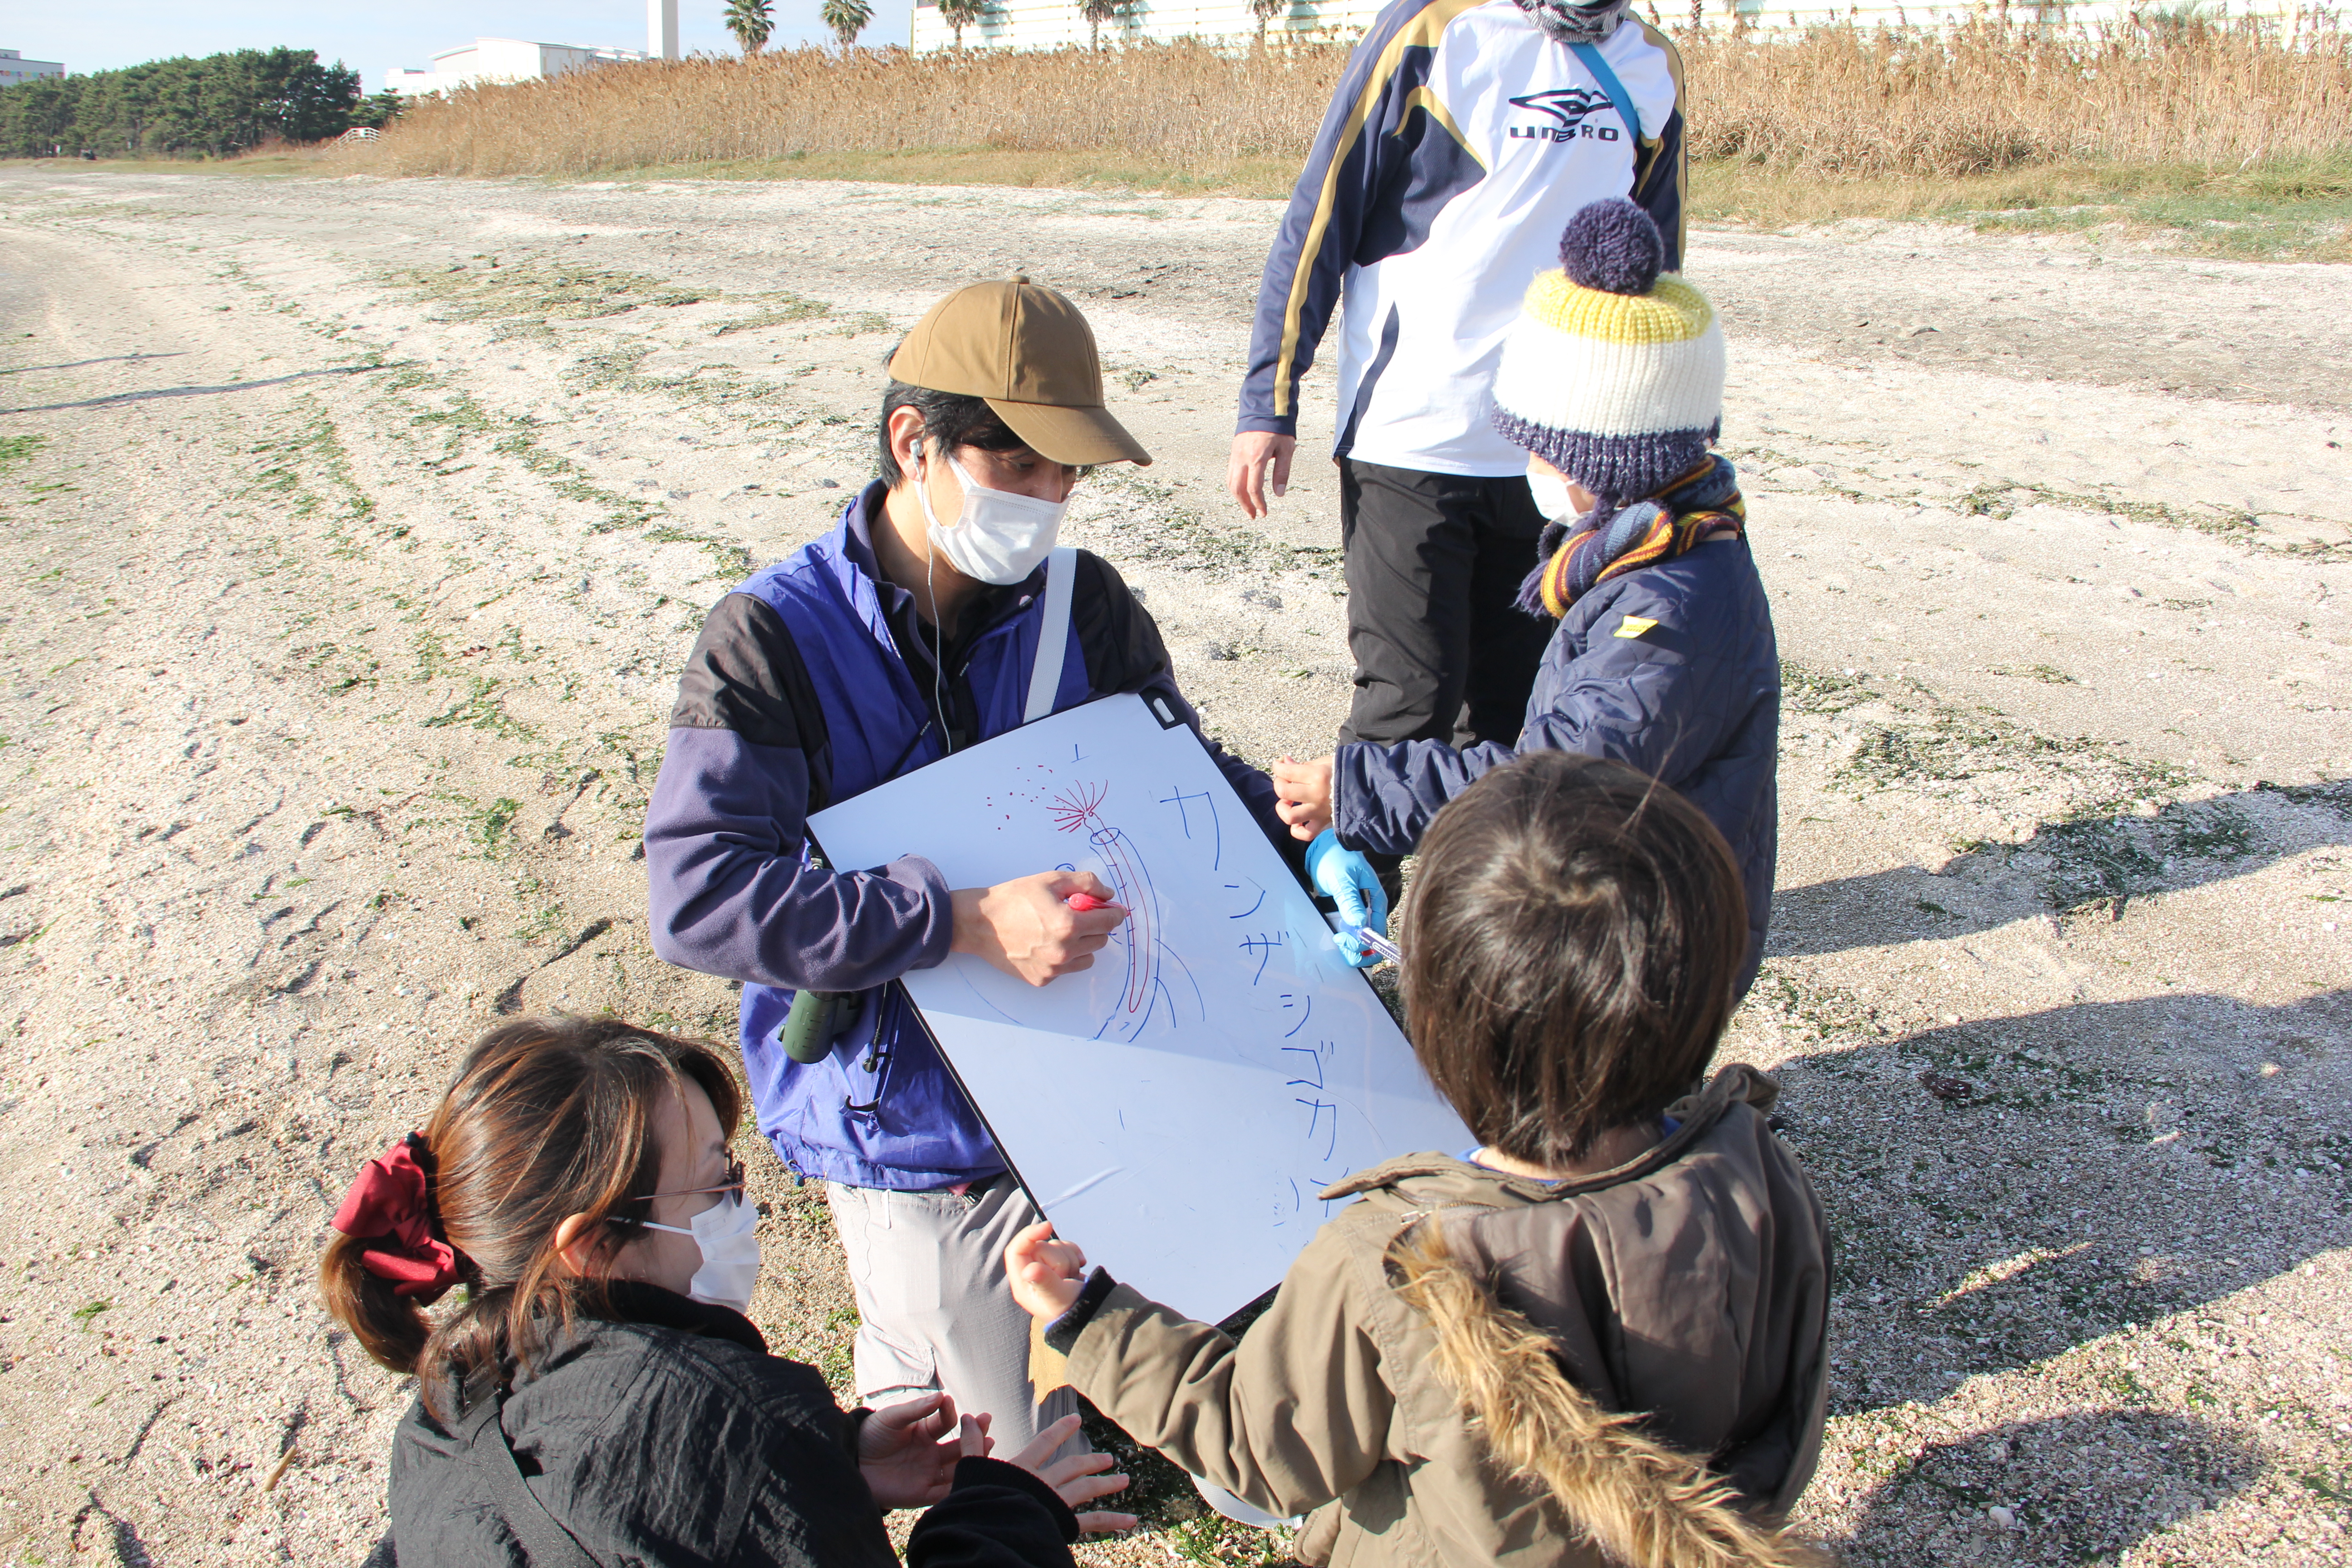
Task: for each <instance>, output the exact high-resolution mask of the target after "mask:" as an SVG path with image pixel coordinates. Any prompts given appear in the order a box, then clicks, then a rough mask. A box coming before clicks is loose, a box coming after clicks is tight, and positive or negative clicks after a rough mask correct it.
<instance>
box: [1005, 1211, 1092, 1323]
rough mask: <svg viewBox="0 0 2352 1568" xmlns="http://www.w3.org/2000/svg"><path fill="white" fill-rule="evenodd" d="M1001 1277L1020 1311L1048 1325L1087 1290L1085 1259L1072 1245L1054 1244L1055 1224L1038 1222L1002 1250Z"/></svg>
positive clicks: (1065, 1243) (1063, 1242)
mask: <svg viewBox="0 0 2352 1568" xmlns="http://www.w3.org/2000/svg"><path fill="white" fill-rule="evenodd" d="M1004 1277H1005V1278H1006V1279H1008V1280H1010V1281H1011V1282H1012V1285H1013V1300H1015V1301H1017V1302H1019V1303H1020V1304H1021V1310H1023V1311H1024V1312H1026V1313H1028V1314H1029V1315H1030V1316H1031V1317H1033V1318H1036V1319H1039V1320H1041V1321H1045V1322H1048V1323H1050V1322H1052V1321H1054V1320H1055V1318H1058V1317H1060V1316H1061V1315H1062V1314H1063V1313H1065V1312H1066V1311H1068V1310H1070V1303H1071V1302H1073V1301H1075V1300H1077V1299H1078V1292H1079V1291H1080V1290H1082V1289H1085V1288H1086V1283H1087V1255H1086V1254H1085V1253H1083V1252H1081V1251H1079V1250H1078V1248H1077V1247H1076V1244H1075V1243H1072V1242H1067V1241H1055V1239H1054V1222H1053V1221H1052V1220H1040V1221H1038V1222H1037V1223H1036V1224H1035V1225H1033V1226H1030V1227H1029V1228H1028V1229H1026V1230H1024V1231H1023V1232H1022V1233H1021V1234H1020V1235H1019V1236H1016V1237H1013V1241H1012V1244H1011V1245H1010V1246H1008V1247H1005V1249H1004Z"/></svg>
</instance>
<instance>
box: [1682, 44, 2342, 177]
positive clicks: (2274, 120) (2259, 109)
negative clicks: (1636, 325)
mask: <svg viewBox="0 0 2352 1568" xmlns="http://www.w3.org/2000/svg"><path fill="white" fill-rule="evenodd" d="M1683 52H1684V65H1685V77H1686V79H1687V80H1688V82H1689V83H1690V91H1691V97H1692V99H1693V105H1692V110H1691V115H1690V119H1691V138H1690V150H1691V154H1692V156H1693V157H1694V158H1698V159H1717V158H1720V159H1734V160H1739V161H1743V162H1752V163H1763V164H1766V165H1769V166H1771V167H1775V168H1786V169H1803V170H1808V171H1811V172H1814V173H1818V174H1831V175H1846V176H1853V175H1887V174H1895V175H1935V176H1944V177H1951V176H1958V175H1969V174H1988V173H1991V172H1994V171H1998V170H2003V169H2014V168H2019V167H2024V166H2030V165H2038V164H2049V163H2074V162H2084V161H2089V162H2096V163H2124V164H2152V163H2186V164H2202V165H2207V166H2214V165H2234V164H2251V163H2260V162H2263V161H2264V160H2265V159H2273V158H2275V159H2309V158H2314V157H2327V156H2330V155H2333V154H2337V153H2344V152H2346V151H2347V150H2352V31H2347V30H2346V29H2345V28H2344V27H2342V26H2338V25H2337V24H2336V22H2335V21H2334V20H2332V19H2331V18H2328V17H2325V16H2311V17H2305V18H2300V19H2298V20H2297V21H2296V22H2294V23H2293V24H2290V25H2289V26H2285V27H2281V26H2276V25H2274V24H2271V23H2268V22H2260V21H2252V20H2241V21H2238V22H2231V23H2206V22H2196V21H2175V22H2171V23H2166V24H2159V25H2150V26H2116V27H2107V26H2101V27H2094V28H2089V29H2071V28H2059V27H2041V26H2032V25H2024V24H2016V23H2009V22H2003V21H2000V20H1995V19H1991V18H1980V19H1979V20H1977V21H1974V22H1970V23H1968V24H1966V25H1963V26H1958V27H1954V28H1950V29H1947V30H1944V31H1940V32H1920V31H1876V30H1866V29H1864V28H1860V27H1853V26H1833V27H1816V28H1811V29H1809V30H1807V31H1805V32H1804V33H1802V34H1800V35H1797V36H1795V37H1768V36H1764V35H1758V34H1747V35H1730V34H1706V35H1701V36H1698V37H1688V38H1685V39H1684V40H1683Z"/></svg>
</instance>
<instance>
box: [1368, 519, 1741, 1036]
mask: <svg viewBox="0 0 2352 1568" xmlns="http://www.w3.org/2000/svg"><path fill="white" fill-rule="evenodd" d="M1512 613H1513V614H1517V613H1518V612H1517V611H1513V612H1512ZM1628 617H1631V622H1630V624H1629V620H1628ZM1645 620H1646V621H1654V622H1655V623H1656V624H1655V625H1654V626H1648V627H1643V626H1642V623H1643V621H1645ZM1629 634H1630V635H1629ZM1534 751H1554V752H1580V753H1581V754H1582V755H1585V756H1588V757H1606V758H1608V759H1610V760H1611V761H1612V762H1619V763H1624V764H1626V765H1627V766H1628V767H1632V768H1638V769H1639V770H1641V771H1642V772H1643V773H1649V774H1651V775H1652V776H1654V777H1655V778H1658V779H1661V780H1663V781H1664V782H1665V783H1667V784H1672V785H1673V786H1674V787H1675V788H1676V789H1678V790H1680V791H1681V792H1682V793H1683V794H1684V795H1686V796H1688V797H1689V799H1690V802H1691V804H1692V805H1696V806H1697V807H1698V808H1699V809H1700V810H1701V811H1703V812H1705V813H1706V816H1707V819H1708V820H1709V821H1711V822H1713V823H1714V824H1715V826H1716V827H1717V830H1718V831H1720V832H1721V833H1722V835H1723V837H1725V838H1726V839H1727V840H1728V841H1729V843H1730V845H1731V852H1732V855H1733V856H1734V858H1737V859H1738V862H1739V875H1740V879H1741V881H1742V882H1743V883H1744V884H1745V886H1746V889H1747V893H1748V961H1747V963H1746V964H1745V965H1744V966H1743V967H1742V968H1741V971H1740V975H1739V990H1740V992H1741V994H1745V993H1746V992H1747V990H1748V985H1749V984H1751V983H1752V982H1753V981H1754V980H1755V978H1756V969H1757V965H1758V964H1759V963H1761V962H1762V961H1763V953H1764V931H1765V927H1766V924H1767V923H1768V922H1769V919H1770V917H1771V913H1772V879H1773V871H1774V866H1775V863H1776V861H1777V860H1778V858H1779V856H1780V785H1779V769H1780V647H1779V645H1778V643H1777V642H1776V641H1775V640H1774V637H1773V635H1772V607H1771V605H1770V604H1769V602H1767V600H1766V598H1765V595H1764V581H1763V579H1762V578H1761V577H1759V576H1758V575H1757V573H1756V558H1755V556H1754V555H1753V554H1751V553H1750V552H1749V550H1748V542H1747V541H1746V540H1745V539H1738V540H1734V541H1730V542H1724V543H1717V544H1702V545H1700V546H1699V547H1698V548H1697V549H1696V550H1693V551H1691V552H1689V553H1687V554H1685V555H1679V556H1676V557H1675V558H1674V559H1673V560H1671V561H1663V562H1660V563H1658V564H1656V565H1654V566H1645V567H1643V568H1642V569H1641V570H1640V571H1638V572H1629V573H1627V574H1625V575H1623V576H1622V577H1614V578H1611V579H1610V580H1608V581H1607V582H1604V583H1602V584H1600V586H1598V587H1596V588H1594V589H1593V590H1592V591H1591V593H1589V594H1587V595H1584V596H1583V597H1582V598H1580V599H1579V600H1577V601H1576V602H1575V603H1574V604H1572V605H1569V607H1568V614H1567V615H1566V616H1563V617H1562V618H1561V620H1560V623H1559V628H1558V629H1557V630H1555V631H1554V632H1553V633H1552V637H1551V644H1550V646H1549V647H1547V648H1546V649H1545V650H1544V659H1543V665H1542V667H1541V668H1539V669H1538V671H1537V673H1536V684H1535V689H1534V692H1533V693H1532V694H1531V695H1530V696H1529V697H1528V717H1527V726H1526V728H1525V729H1523V730H1522V731H1520V732H1519V738H1518V741H1517V744H1515V745H1509V746H1506V745H1500V744H1488V745H1484V746H1474V747H1472V748H1470V749H1469V750H1467V751H1455V750H1454V748H1453V747H1451V746H1448V745H1446V744H1444V742H1439V741H1406V742H1402V743H1400V744H1397V745H1393V746H1379V745H1370V744H1357V745H1349V746H1341V747H1340V748H1339V752H1338V755H1337V758H1336V760H1335V762H1334V763H1333V767H1332V779H1331V800H1332V823H1333V826H1336V827H1337V828H1338V829H1339V842H1341V843H1342V844H1345V845H1347V846H1348V847H1349V848H1351V849H1364V850H1370V851H1372V852H1374V853H1387V854H1391V855H1403V854H1410V853H1411V852H1412V848H1413V847H1414V846H1415V845H1416V844H1418V843H1419V842H1420V840H1421V836H1422V834H1423V832H1425V831H1427V829H1428V827H1429V824H1430V820H1431V819H1432V818H1433V817H1434V816H1436V815H1437V813H1438V809H1439V808H1440V807H1441V806H1443V805H1444V804H1445V803H1446V802H1447V801H1449V800H1451V799H1453V798H1454V796H1455V795H1459V794H1461V793H1462V792H1463V791H1464V790H1465V789H1467V788H1468V787H1469V786H1470V784H1471V783H1472V782H1473V781H1474V780H1475V779H1477V778H1478V777H1479V776H1480V775H1481V774H1483V773H1486V771H1487V770H1488V769H1489V768H1493V767H1497V766H1500V765H1501V764H1502V763H1507V762H1509V761H1510V760H1511V759H1512V758H1513V757H1515V756H1517V755H1518V754H1519V753H1520V752H1534Z"/></svg>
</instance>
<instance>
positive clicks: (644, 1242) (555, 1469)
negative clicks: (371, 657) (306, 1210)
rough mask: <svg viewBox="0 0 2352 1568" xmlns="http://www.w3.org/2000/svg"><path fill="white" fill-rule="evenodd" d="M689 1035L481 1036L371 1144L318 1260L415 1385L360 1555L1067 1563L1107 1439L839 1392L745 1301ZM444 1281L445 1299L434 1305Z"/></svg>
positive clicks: (713, 1080) (724, 1151)
mask: <svg viewBox="0 0 2352 1568" xmlns="http://www.w3.org/2000/svg"><path fill="white" fill-rule="evenodd" d="M739 1115H740V1098H739V1095H738V1092H737V1089H736V1087H735V1082H734V1079H733V1078H732V1077H731V1076H730V1074H729V1072H728V1071H727V1068H726V1067H725V1066H724V1064H723V1063H721V1061H720V1060H719V1058H718V1057H717V1056H716V1055H715V1054H713V1053H712V1052H711V1051H710V1050H709V1048H708V1047H704V1046H701V1045H698V1044H696V1043H694V1042H692V1041H688V1040H681V1039H675V1038H672V1037H668V1036H666V1035H660V1034H656V1033H655V1032H653V1031H651V1030H648V1029H640V1028H635V1027H633V1026H629V1025H627V1024H624V1023H621V1022H619V1021H617V1020H614V1019H610V1018H599V1019H572V1018H542V1019H530V1020H525V1021H522V1022H519V1023H513V1024H508V1025H505V1026H501V1027H499V1028H498V1029H495V1030H493V1031H491V1032H490V1033H489V1034H488V1035H487V1036H485V1037H483V1038H482V1039H481V1041H480V1042H479V1043H478V1044H477V1045H476V1046H475V1047H474V1048H473V1050H472V1051H471V1052H470V1053H469V1054H468V1055H467V1058H466V1060H465V1062H464V1064H463V1066H462V1067H461V1068H459V1070H458V1073H457V1081H456V1082H455V1083H454V1084H452V1085H451V1087H450V1089H449V1090H448V1092H447V1093H446V1095H444V1096H443V1097H442V1100H441V1103H440V1105H439V1106H438V1107H437V1108H436V1110H435V1111H434V1113H433V1115H432V1116H431V1118H430V1119H429V1120H428V1121H426V1123H425V1126H424V1128H423V1129H422V1130H420V1131H415V1132H412V1133H410V1134H408V1135H407V1136H406V1137H404V1138H403V1139H402V1140H401V1141H400V1142H396V1143H394V1145H393V1146H392V1147H391V1148H390V1149H389V1150H387V1151H385V1152H384V1153H383V1154H382V1155H379V1156H378V1157H377V1158H375V1159H373V1160H371V1161H369V1162H368V1163H367V1165H366V1166H365V1167H364V1168H363V1169H362V1172H361V1173H360V1175H359V1178H358V1180H356V1181H355V1182H354V1183H353V1184H352V1188H351V1191H350V1193H349V1194H347V1195H346V1196H345V1197H344V1199H343V1202H342V1204H341V1207H339V1208H338V1209H337V1210H336V1213H335V1217H334V1229H335V1232H336V1234H335V1236H334V1237H333V1239H332V1240H331V1241H330V1242H329V1243H328V1246H327V1249H326V1255H325V1257H324V1258H323V1259H322V1260H321V1262H320V1286H321V1289H322V1290H323V1292H324V1294H325V1297H326V1301H327V1307H328V1310H330V1311H331V1312H332V1313H333V1314H334V1315H335V1316H336V1317H337V1318H338V1319H340V1320H341V1321H342V1322H343V1323H344V1324H345V1326H347V1327H348V1328H349V1329H350V1330H351V1331H352V1335H353V1336H354V1337H355V1338H356V1339H357V1340H358V1341H359V1342H360V1344H361V1345H362V1348H364V1349H365V1350H366V1351H367V1352H368V1353H369V1354H370V1355H371V1356H373V1357H374V1358H375V1360H376V1361H378V1362H380V1363H383V1365H384V1366H386V1367H389V1368H391V1369H392V1370H393V1371H394V1372H398V1373H409V1374H412V1375H414V1376H415V1379H416V1382H417V1389H416V1395H417V1396H416V1402H415V1405H413V1406H412V1407H411V1408H410V1410H409V1412H408V1414H407V1415H406V1416H405V1417H404V1419H403V1420H402V1421H401V1424H400V1426H399V1429H398V1431H397V1432H396V1433H395V1434H394V1439H393V1454H392V1460H391V1464H390V1467H389V1469H390V1480H389V1488H388V1490H389V1497H388V1502H389V1507H390V1511H391V1515H392V1528H391V1531H389V1532H388V1533H387V1534H386V1535H385V1536H384V1538H383V1541H382V1542H379V1543H378V1545H377V1547H376V1550H375V1552H374V1554H373V1556H372V1557H371V1558H370V1560H369V1561H370V1563H371V1565H372V1568H379V1565H380V1568H391V1565H394V1564H397V1563H409V1564H412V1565H415V1564H420V1563H432V1564H436V1565H446V1568H463V1565H465V1564H470V1563H484V1564H493V1563H494V1564H498V1565H499V1568H505V1565H507V1564H511V1563H519V1562H520V1563H529V1564H530V1565H531V1568H588V1565H590V1564H601V1563H728V1564H745V1565H750V1564H767V1563H776V1564H792V1565H800V1564H809V1565H815V1564H824V1568H835V1565H845V1568H856V1565H861V1564H872V1565H873V1568H887V1565H889V1564H892V1563H896V1561H897V1558H896V1555H895V1554H894V1552H892V1550H891V1546H890V1541H889V1536H888V1534H887V1531H886V1530H885V1528H884V1524H883V1520H882V1514H883V1510H886V1509H895V1508H914V1507H922V1506H925V1505H931V1506H930V1508H929V1512H928V1513H926V1514H925V1515H924V1516H923V1518H922V1519H921V1520H919V1521H918V1522H917V1523H916V1525H915V1529H914V1533H913V1536H912V1538H911V1540H910V1541H909V1543H908V1562H909V1563H914V1564H919V1565H922V1568H1014V1565H1016V1564H1039V1563H1044V1564H1056V1565H1062V1564H1068V1563H1070V1562H1071V1558H1070V1555H1069V1548H1068V1542H1071V1541H1073V1540H1075V1539H1076V1537H1077V1535H1078V1533H1079V1532H1080V1531H1081V1530H1114V1529H1124V1528H1126V1527H1128V1526H1129V1525H1131V1524H1133V1523H1134V1521H1133V1520H1132V1519H1130V1518H1129V1517H1128V1516H1126V1515H1123V1514H1111V1513H1089V1514H1084V1515H1081V1514H1076V1513H1074V1512H1073V1511H1072V1509H1073V1508H1074V1507H1076V1506H1079V1505H1083V1504H1085V1503H1087V1502H1089V1501H1091V1500H1093V1499H1095V1498H1097V1497H1101V1496H1103V1495H1105V1494H1107V1493H1109V1492H1113V1491H1116V1490H1118V1489H1119V1488H1121V1487H1123V1486H1125V1485H1126V1479H1125V1478H1124V1477H1120V1476H1112V1475H1103V1474H1100V1473H1098V1472H1099V1471H1101V1470H1103V1469H1105V1468H1108V1465H1109V1463H1110V1461H1109V1460H1108V1458H1104V1457H1103V1456H1100V1455H1096V1454H1086V1455H1081V1456H1078V1457H1076V1458H1066V1459H1062V1460H1059V1461H1057V1462H1049V1457H1050V1456H1051V1455H1052V1454H1053V1453H1054V1452H1055V1449H1056V1448H1057V1447H1060V1446H1061V1445H1062V1444H1063V1443H1064V1442H1065V1441H1066V1439H1067V1438H1068V1437H1069V1436H1070V1435H1071V1432H1072V1430H1073V1429H1074V1428H1075V1426H1076V1417H1075V1416H1073V1417H1069V1418H1066V1420H1064V1421H1061V1422H1057V1423H1055V1424H1054V1425H1053V1426H1049V1427H1048V1428H1047V1429H1046V1430H1045V1433H1044V1434H1043V1435H1042V1436H1040V1437H1039V1438H1038V1440H1037V1442H1036V1443H1034V1444H1033V1445H1032V1446H1031V1447H1028V1448H1027V1449H1024V1451H1023V1452H1022V1453H1020V1454H1018V1455H1016V1456H1014V1457H1013V1459H1012V1461H1011V1462H1010V1463H1004V1462H1000V1461H998V1460H995V1459H992V1458H987V1457H986V1456H987V1452H988V1447H989V1441H988V1436H987V1427H988V1423H989V1417H988V1415H985V1414H975V1415H963V1416H961V1419H959V1416H958V1414H957V1412H956V1410H955V1409H954V1407H953V1405H951V1404H950V1402H949V1400H948V1399H947V1398H946V1397H945V1396H944V1395H933V1396H931V1397H929V1398H926V1399H919V1400H915V1401H912V1402H910V1403H908V1404H905V1405H897V1406H895V1407H892V1408H889V1409H886V1410H879V1411H866V1410H859V1411H856V1412H849V1413H845V1412H844V1411H843V1410H842V1409H841V1408H840V1406H839V1405H836V1404H835V1402H834V1399H833V1396H832V1394H831V1393H830V1392H829V1391H828V1390H827V1389H826V1387H825V1384H824V1379H823V1378H822V1377H821V1376H819V1375H818V1373H816V1372H815V1370H814V1369H813V1368H811V1367H808V1366H804V1365H802V1364H801V1363H797V1362H791V1361H786V1360H783V1359H782V1358H780V1357H776V1356H772V1355H770V1354H768V1352H767V1345H766V1342H764V1341H763V1340H762V1339H761V1335H760V1331H759V1330H758V1329H756V1328H754V1327H753V1326H752V1324H751V1321H750V1320H749V1319H748V1318H746V1317H745V1316H744V1315H743V1311H744V1309H746V1308H747V1307H748V1306H749V1305H750V1304H751V1289H752V1286H753V1284H754V1282H755V1281H756V1280H757V1279H758V1276H759V1241H758V1237H757V1235H756V1223H757V1215H756V1214H755V1212H754V1211H753V1209H752V1208H751V1205H750V1203H749V1202H748V1200H747V1199H746V1197H745V1195H744V1192H743V1173H742V1170H741V1168H740V1166H739V1165H737V1164H736V1163H735V1162H734V1160H733V1158H732V1157H731V1156H730V1153H729V1152H728V1150H729V1144H730V1141H731V1139H732V1138H733V1135H734V1131H735V1127H736V1123H737V1121H738V1118H739ZM452 1286H458V1287H462V1288H463V1300H462V1301H461V1302H459V1303H458V1304H457V1306H456V1307H455V1309H454V1310H446V1311H443V1312H440V1313H438V1314H435V1315H428V1314H427V1311H426V1309H428V1308H431V1307H434V1306H435V1305H436V1303H438V1302H440V1301H441V1300H442V1299H443V1297H444V1296H445V1295H446V1294H447V1293H448V1291H449V1289H450V1288H451V1287H452Z"/></svg>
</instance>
